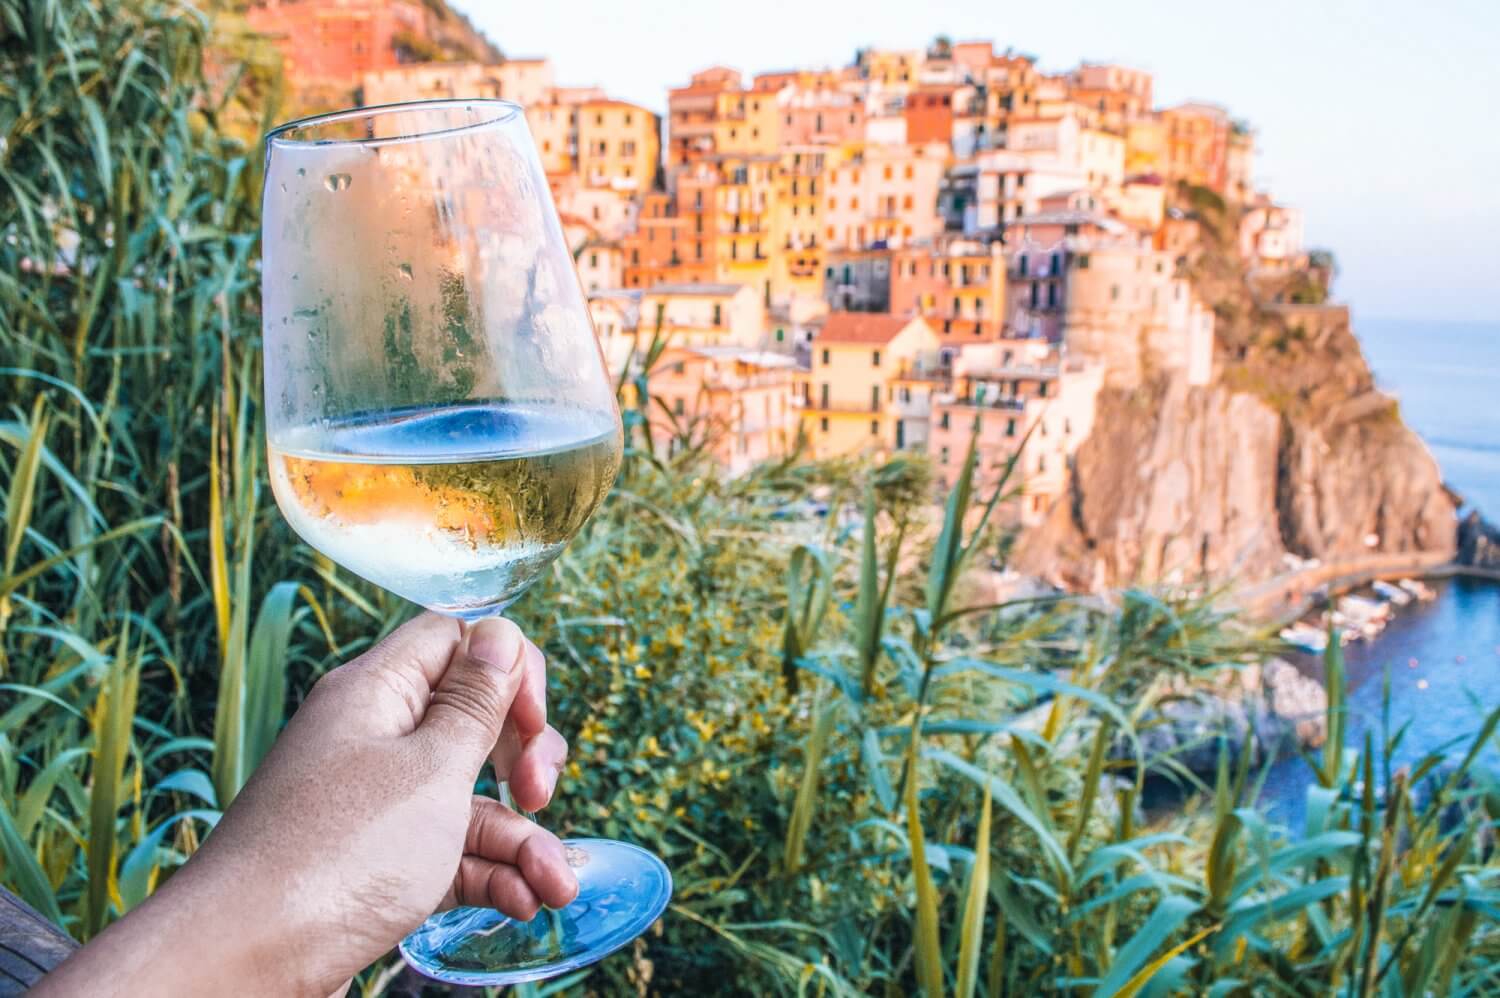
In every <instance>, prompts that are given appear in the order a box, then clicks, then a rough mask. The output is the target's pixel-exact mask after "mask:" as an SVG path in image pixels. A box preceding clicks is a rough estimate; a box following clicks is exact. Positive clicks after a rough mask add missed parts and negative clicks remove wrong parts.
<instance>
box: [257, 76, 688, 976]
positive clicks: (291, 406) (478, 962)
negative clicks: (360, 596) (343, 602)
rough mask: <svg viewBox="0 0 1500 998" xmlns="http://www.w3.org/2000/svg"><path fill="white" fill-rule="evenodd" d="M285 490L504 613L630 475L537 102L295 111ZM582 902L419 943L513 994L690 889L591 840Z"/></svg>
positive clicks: (336, 534) (395, 569)
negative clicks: (534, 128) (539, 134)
mask: <svg viewBox="0 0 1500 998" xmlns="http://www.w3.org/2000/svg"><path fill="white" fill-rule="evenodd" d="M261 244H262V295H261V297H262V308H263V313H264V315H263V324H264V326H263V328H264V353H265V374H266V382H265V406H266V431H267V438H268V445H269V450H270V476H271V486H272V489H273V490H274V492H275V494H276V501H277V504H278V505H279V506H280V507H281V510H282V513H283V515H284V516H285V517H286V519H287V522H288V523H290V524H291V526H292V528H293V529H294V530H295V531H296V532H297V533H298V534H299V535H300V536H301V537H302V538H303V540H305V541H307V543H308V544H310V545H312V546H313V547H314V548H316V549H317V550H318V551H320V552H322V553H323V554H325V555H327V556H328V557H329V558H331V559H332V560H333V561H335V562H337V563H338V564H340V565H342V566H343V567H344V568H347V569H348V570H349V571H351V572H354V573H356V574H357V575H360V576H362V577H364V578H366V579H368V580H370V581H371V582H374V583H376V584H377V585H380V586H382V587H384V588H386V589H388V590H390V591H391V592H393V593H396V594H398V595H400V596H403V597H405V598H407V599H409V600H412V601H413V602H415V603H418V604H421V605H422V606H424V607H427V608H428V609H431V610H435V611H437V612H439V613H445V614H448V615H451V616H454V617H458V618H461V619H464V620H477V619H479V618H481V617H486V616H490V615H493V614H498V613H500V612H502V611H503V610H504V609H505V607H506V606H508V605H509V604H510V603H511V602H512V601H513V600H515V598H516V597H517V596H519V595H520V594H521V592H522V591H523V590H525V588H526V587H527V586H528V585H529V584H530V583H532V582H533V581H535V579H536V578H537V576H538V575H539V574H540V573H541V572H542V571H544V570H545V569H546V567H547V566H548V565H549V564H550V563H551V562H552V560H553V559H554V558H556V557H557V555H558V554H559V553H560V552H561V551H562V549H563V547H564V546H566V545H567V543H568V541H569V540H571V539H572V538H573V537H574V536H575V535H576V534H577V533H578V531H579V530H580V529H582V528H583V526H584V524H585V523H586V522H587V521H588V519H589V517H590V516H592V515H593V513H594V511H595V510H597V509H598V508H599V505H600V503H601V502H603V501H604V498H605V496H606V495H607V494H608V493H609V490H610V487H611V485H612V484H613V482H614V479H615V475H616V474H617V473H618V471H619V467H620V455H621V447H622V439H621V428H620V413H619V409H618V407H617V406H616V404H615V396H614V389H613V385H612V384H611V382H610V378H609V375H608V372H607V371H606V369H605V366H604V360H603V357H602V355H601V353H600V350H599V345H598V342H597V340H596V339H595V337H594V332H593V328H592V326H591V324H590V322H589V316H588V309H587V305H586V303H585V301H584V297H583V293H582V290H581V288H580V287H579V284H578V278H577V274H576V272H575V271H574V268H573V258H572V255H571V254H570V253H569V252H568V249H567V244H566V242H565V240H564V239H563V234H562V227H561V225H560V224H559V222H558V218H557V212H556V209H555V208H554V207H553V205H552V198H551V194H550V192H549V191H548V188H547V184H546V178H545V176H544V174H543V173H542V169H541V165H540V163H539V162H538V160H537V156H536V150H535V148H534V146H533V144H532V141H531V136H530V134H529V133H528V132H527V129H526V123H525V118H524V116H523V115H522V114H521V109H520V108H519V107H517V106H516V105H514V104H510V103H507V102H504V101H494V100H437V101H419V102H415V103H411V104H394V105H389V106H385V107H372V108H360V109H355V110H350V111H340V112H336V113H334V114H328V115H321V116H319V117H315V118H307V119H303V120H301V121H294V122H292V123H290V124H287V125H283V126H281V127H280V128H277V129H275V130H274V131H272V132H271V134H270V135H269V136H268V137H267V140H266V176H265V201H264V207H263V213H262V233H261ZM566 845H567V846H568V854H569V860H570V862H571V863H572V864H573V866H574V868H575V872H576V873H577V874H578V881H579V895H578V898H577V900H576V901H574V903H573V904H571V905H570V906H568V907H567V908H565V909H563V910H562V911H559V912H543V913H542V914H541V915H540V916H538V917H537V918H536V919H534V920H533V921H532V922H530V923H517V922H515V921H513V920H511V919H508V918H506V917H505V916H503V915H501V914H499V913H498V912H495V911H492V910H490V909H481V908H456V909H453V910H451V911H445V912H440V913H438V914H435V915H433V916H432V917H431V918H429V919H428V920H427V921H426V922H425V923H424V924H423V925H422V926H421V927H420V928H418V929H417V930H416V931H415V932H414V933H412V934H411V935H410V936H408V937H407V939H406V940H405V941H404V942H403V943H402V945H401V952H402V954H403V955H404V956H405V958H406V960H407V962H408V963H410V964H411V965H412V966H413V967H415V968H416V969H417V970H419V971H421V972H422V973H424V974H427V975H429V976H431V977H434V978H437V979H438V980H442V981H447V982H449V983H453V984H462V985H471V986H485V985H503V984H513V983H518V982H521V981H529V980H537V979H540V978H545V977H551V976H554V975H556V974H561V973H564V972H566V971H569V970H572V969H575V968H577V967H582V966H585V965H587V964H589V963H592V962H594V961H595V960H598V959H600V958H601V957H603V956H606V955H607V954H609V953H611V952H613V951H614V950H616V949H618V948H619V947H621V946H623V945H624V944H625V943H627V942H629V941H630V940H631V939H633V938H635V937H636V936H637V935H639V934H640V933H641V932H642V931H643V930H644V929H645V928H646V927H647V926H648V925H650V924H651V922H653V921H655V920H656V918H657V917H659V916H660V915H661V913H662V911H663V910H664V909H665V907H666V903H667V900H668V899H669V898H670V897H671V892H672V880H671V876H670V874H669V873H668V872H667V869H666V867H665V866H664V865H663V864H662V862H661V861H660V860H659V859H657V858H656V857H655V856H652V855H651V854H650V853H647V852H646V851H645V850H642V849H640V848H639V847H637V846H634V845H630V844H628V843H623V842H611V841H606V840H602V839H574V840H569V841H568V842H567V843H566Z"/></svg>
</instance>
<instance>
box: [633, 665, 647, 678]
mask: <svg viewBox="0 0 1500 998" xmlns="http://www.w3.org/2000/svg"><path fill="white" fill-rule="evenodd" d="M635 678H637V679H650V678H651V670H650V669H648V668H646V667H645V666H644V665H638V666H636V667H635Z"/></svg>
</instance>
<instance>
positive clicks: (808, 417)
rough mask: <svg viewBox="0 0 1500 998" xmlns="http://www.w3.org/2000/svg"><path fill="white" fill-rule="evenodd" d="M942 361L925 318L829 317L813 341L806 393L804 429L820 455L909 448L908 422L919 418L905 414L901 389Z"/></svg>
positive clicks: (848, 314) (839, 314)
mask: <svg viewBox="0 0 1500 998" xmlns="http://www.w3.org/2000/svg"><path fill="white" fill-rule="evenodd" d="M938 354H939V339H938V335H937V334H936V333H935V332H933V330H932V327H930V326H928V325H927V323H926V322H924V321H923V320H922V319H920V318H916V317H905V316H894V315H887V314H881V313H874V312H834V313H832V314H831V315H829V317H828V321H827V322H826V323H825V324H824V326H823V328H822V329H821V330H820V331H819V332H818V334H817V335H816V336H814V337H813V340H812V358H811V362H810V365H809V368H808V370H807V372H806V374H805V376H804V377H805V380H804V381H803V387H802V400H801V401H802V429H803V432H804V433H806V435H807V438H808V442H809V444H810V445H811V447H812V454H813V456H814V457H820V458H821V457H828V456H831V455H836V454H851V453H855V452H857V451H862V450H873V451H889V450H893V449H896V448H897V447H898V446H900V445H901V444H904V443H906V440H905V437H906V435H907V434H906V427H905V425H904V420H905V419H906V418H916V417H917V415H918V414H916V413H907V412H906V411H905V410H904V409H901V408H899V407H898V405H897V399H896V391H895V382H897V381H898V380H900V379H902V378H904V377H908V376H909V375H910V372H911V370H912V369H913V368H917V367H921V368H935V367H936V366H937V364H938ZM923 418H924V419H925V417H923ZM898 441H899V443H898Z"/></svg>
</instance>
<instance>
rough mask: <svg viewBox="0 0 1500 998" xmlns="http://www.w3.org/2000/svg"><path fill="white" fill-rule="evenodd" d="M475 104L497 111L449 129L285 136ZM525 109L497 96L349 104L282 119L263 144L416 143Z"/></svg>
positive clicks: (499, 120) (308, 146)
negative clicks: (339, 136)
mask: <svg viewBox="0 0 1500 998" xmlns="http://www.w3.org/2000/svg"><path fill="white" fill-rule="evenodd" d="M474 105H480V106H482V107H489V108H492V109H494V111H495V112H496V113H495V115H494V116H493V117H487V118H485V119H484V120H482V121H471V122H468V123H466V124H462V125H455V126H453V127H450V128H433V129H430V130H426V131H416V132H406V133H403V134H401V135H382V136H378V137H376V136H371V137H367V138H358V139H294V138H288V137H287V136H288V134H289V133H291V132H294V131H296V130H297V129H301V128H309V127H313V126H318V125H332V124H337V123H338V122H341V121H352V120H354V119H357V118H376V117H379V116H381V115H385V114H396V113H401V112H410V111H430V110H445V109H451V108H458V107H472V106H474ZM524 112H525V108H523V107H522V106H521V105H520V104H517V103H516V102H515V101H508V100H502V99H500V98H498V97H431V98H427V99H425V100H411V101H398V102H396V103H392V104H372V105H370V106H369V107H348V108H344V109H343V110H340V111H325V112H324V113H322V114H310V115H308V116H306V117H303V118H296V119H293V120H292V121H287V122H283V123H282V124H280V125H277V126H276V127H275V128H273V129H271V130H270V131H269V132H267V133H266V145H267V147H270V146H277V147H286V148H304V149H321V148H326V147H328V146H383V145H394V144H396V143H400V142H416V141H420V140H423V139H431V138H438V137H440V136H447V135H461V134H463V133H465V132H471V131H476V130H478V129H481V128H489V127H490V126H492V125H498V124H502V123H504V122H507V121H510V120H511V119H513V118H514V117H515V116H516V115H517V114H522V113H524Z"/></svg>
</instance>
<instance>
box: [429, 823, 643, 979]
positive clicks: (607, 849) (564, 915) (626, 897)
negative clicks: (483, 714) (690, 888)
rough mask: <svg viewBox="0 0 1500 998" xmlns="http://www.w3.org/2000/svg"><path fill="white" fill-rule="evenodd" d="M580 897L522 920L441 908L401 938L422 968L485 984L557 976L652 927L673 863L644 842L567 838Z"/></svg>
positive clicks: (481, 911)
mask: <svg viewBox="0 0 1500 998" xmlns="http://www.w3.org/2000/svg"><path fill="white" fill-rule="evenodd" d="M563 845H564V846H565V847H567V850H568V862H569V863H570V864H571V865H572V866H573V872H574V873H576V874H577V875H578V897H577V898H576V899H574V901H573V903H572V904H570V905H568V906H567V907H566V908H564V909H562V910H561V911H549V910H547V909H546V908H543V909H542V911H541V912H540V913H539V914H538V915H537V916H536V918H534V919H532V920H531V921H530V922H518V921H516V920H515V919H512V918H508V917H506V916H505V915H502V914H500V913H499V912H498V911H495V910H493V909H491V908H454V909H452V910H451V911H444V912H439V913H438V914H436V915H433V916H432V917H431V918H429V919H428V920H427V921H425V922H423V923H422V924H421V925H420V926H418V927H417V930H416V931H415V932H413V933H412V934H411V935H409V936H407V937H406V938H405V939H403V940H402V941H401V955H402V956H403V957H405V958H406V962H407V963H408V964H409V965H410V966H411V967H412V968H413V969H415V970H416V971H417V972H418V973H421V974H425V975H426V976H428V977H431V978H433V979H434V980H439V981H443V982H445V983H448V984H463V985H468V986H470V987H484V986H494V985H501V984H520V983H522V982H523V981H539V980H542V979H544V978H548V977H556V976H557V975H559V974H565V973H567V972H568V971H570V970H577V969H578V968H579V967H586V966H588V965H589V964H591V963H594V962H595V961H597V960H602V959H603V958H604V957H606V956H608V955H609V954H611V953H613V952H614V951H615V950H617V949H619V948H620V947H621V946H624V945H625V944H626V943H628V942H630V941H631V940H632V939H634V938H635V937H636V936H638V935H640V934H641V933H642V932H644V931H646V929H647V927H648V926H650V924H651V923H652V922H654V921H656V920H657V918H659V917H661V913H662V912H663V911H664V910H666V907H667V902H668V901H669V900H671V897H672V874H671V873H670V872H668V870H667V867H666V864H665V863H663V862H662V861H661V860H659V859H657V858H656V857H655V856H653V855H651V854H650V853H649V852H647V851H646V850H644V849H642V848H640V847H639V846H633V845H631V844H630V843H628V842H614V841H611V840H609V839H564V840H563Z"/></svg>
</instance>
